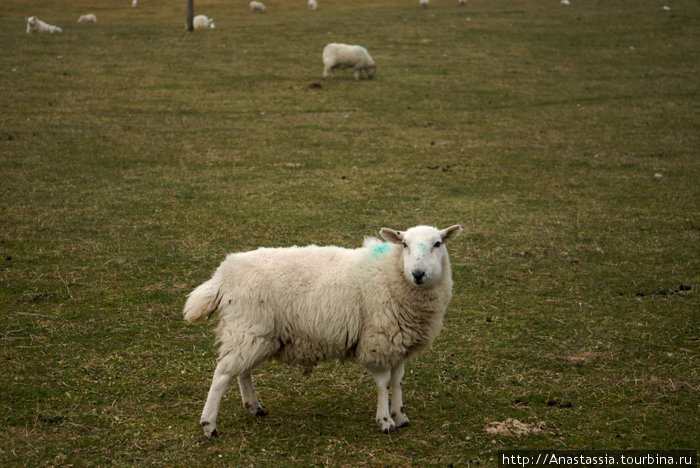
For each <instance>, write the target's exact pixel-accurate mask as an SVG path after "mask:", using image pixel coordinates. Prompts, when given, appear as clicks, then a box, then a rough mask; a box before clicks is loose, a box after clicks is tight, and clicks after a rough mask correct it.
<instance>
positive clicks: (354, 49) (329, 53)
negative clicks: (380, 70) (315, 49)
mask: <svg viewBox="0 0 700 468" xmlns="http://www.w3.org/2000/svg"><path fill="white" fill-rule="evenodd" d="M336 68H337V69H340V70H343V69H346V68H353V69H354V70H355V79H356V80H359V79H360V72H361V71H363V70H364V72H365V73H367V77H368V78H370V79H371V78H373V77H374V74H375V72H376V71H377V66H376V64H375V63H374V60H372V57H370V55H369V52H367V49H365V48H364V47H362V46H359V45H348V44H338V43H335V42H332V43H330V44H327V45H326V47H324V48H323V78H327V77H328V75H330V76H331V77H332V78H335V73H334V70H335V69H336Z"/></svg>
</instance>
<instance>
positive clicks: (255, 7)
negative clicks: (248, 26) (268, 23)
mask: <svg viewBox="0 0 700 468" xmlns="http://www.w3.org/2000/svg"><path fill="white" fill-rule="evenodd" d="M249 5H250V11H252V12H255V13H265V11H267V9H266V8H265V5H264V4H263V3H262V2H250V4H249Z"/></svg>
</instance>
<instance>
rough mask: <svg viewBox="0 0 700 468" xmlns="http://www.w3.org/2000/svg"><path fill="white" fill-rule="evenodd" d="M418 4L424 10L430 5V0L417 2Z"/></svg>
mask: <svg viewBox="0 0 700 468" xmlns="http://www.w3.org/2000/svg"><path fill="white" fill-rule="evenodd" d="M418 4H419V5H420V6H421V7H423V8H426V7H427V6H428V5H430V0H418Z"/></svg>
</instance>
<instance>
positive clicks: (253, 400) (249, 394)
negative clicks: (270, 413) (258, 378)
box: [238, 372, 267, 416]
mask: <svg viewBox="0 0 700 468" xmlns="http://www.w3.org/2000/svg"><path fill="white" fill-rule="evenodd" d="M238 386H239V387H240V388H241V398H242V399H243V406H245V408H246V409H247V410H248V412H249V413H250V414H252V415H253V416H265V415H266V414H267V412H266V411H265V410H264V409H263V407H262V406H261V405H260V402H259V401H258V396H257V394H256V393H255V387H253V379H252V378H251V376H250V372H246V373H244V374H241V375H239V376H238Z"/></svg>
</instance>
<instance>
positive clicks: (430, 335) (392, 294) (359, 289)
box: [184, 226, 462, 436]
mask: <svg viewBox="0 0 700 468" xmlns="http://www.w3.org/2000/svg"><path fill="white" fill-rule="evenodd" d="M461 231H462V228H461V227H460V226H452V227H450V228H448V229H444V230H442V231H439V230H437V229H435V228H433V227H427V226H418V227H415V228H411V229H409V230H408V231H405V232H400V231H394V230H391V229H382V230H381V235H382V237H384V239H385V240H387V241H388V242H381V241H379V240H378V239H366V240H365V242H364V245H363V247H361V248H358V249H346V248H341V247H334V246H330V247H319V246H316V245H310V246H306V247H289V248H260V249H258V250H253V251H249V252H240V253H233V254H230V255H228V256H227V257H226V259H225V260H224V261H223V262H222V263H221V265H220V266H219V268H218V269H217V270H216V272H215V273H214V275H213V277H212V278H211V279H210V280H208V281H206V282H205V283H203V284H202V285H200V286H199V287H197V288H196V289H195V290H194V291H193V292H192V293H191V294H190V295H189V297H188V299H187V302H186V304H185V308H184V316H185V319H186V320H187V321H188V322H192V321H195V320H200V319H203V318H205V317H210V316H211V315H213V314H214V313H216V312H219V315H220V319H219V325H218V327H217V336H218V340H219V343H220V347H219V364H218V365H217V368H216V372H215V374H214V380H213V382H212V387H211V389H210V392H209V396H208V398H207V403H206V405H205V407H204V411H203V412H202V419H201V423H202V426H203V428H204V432H205V434H206V435H207V436H212V435H216V417H217V414H218V410H219V404H220V401H221V397H222V395H223V392H224V390H225V388H226V385H227V384H228V382H229V381H230V380H231V379H232V378H233V377H237V378H238V381H239V385H240V387H241V394H242V398H243V402H244V405H245V406H246V408H248V410H249V411H250V412H251V413H253V414H256V415H261V414H264V411H263V409H262V407H261V406H260V403H259V402H258V400H257V396H256V394H255V390H254V388H253V384H252V380H251V378H250V371H251V370H252V369H253V368H254V367H256V366H257V365H258V364H260V363H261V362H263V361H265V360H267V359H270V358H275V359H278V360H280V361H282V362H285V363H288V364H293V365H299V366H301V367H302V368H304V369H305V372H308V371H309V370H310V369H311V368H312V367H313V366H314V365H315V364H316V363H317V362H319V361H324V360H328V359H336V358H338V359H354V360H356V361H358V362H359V363H361V364H363V365H365V366H367V368H368V369H369V370H370V372H371V373H372V374H373V375H374V377H375V379H376V380H377V388H378V391H379V397H378V405H377V422H378V423H379V424H380V426H381V429H382V430H383V431H384V432H392V431H393V430H396V429H397V428H398V427H402V426H405V425H407V424H408V418H407V417H406V415H405V413H404V412H403V404H402V400H401V390H400V383H401V378H402V377H403V362H404V360H406V359H408V358H409V357H410V356H412V355H413V354H415V353H416V352H418V351H421V350H423V349H425V348H426V347H428V346H429V345H430V344H431V343H432V342H433V340H434V339H435V337H436V336H437V335H438V333H439V331H440V328H441V327H442V319H443V316H444V313H445V310H446V309H447V305H448V303H449V301H450V299H451V297H452V273H451V269H450V261H449V257H448V254H447V250H446V249H445V247H444V244H445V243H447V242H448V241H450V240H452V239H453V238H454V237H456V236H457V235H458V234H459V233H460V232H461ZM388 386H390V387H391V388H392V393H393V398H392V406H391V412H390V411H389V406H388V393H387V387H388ZM392 416H393V419H392Z"/></svg>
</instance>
